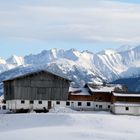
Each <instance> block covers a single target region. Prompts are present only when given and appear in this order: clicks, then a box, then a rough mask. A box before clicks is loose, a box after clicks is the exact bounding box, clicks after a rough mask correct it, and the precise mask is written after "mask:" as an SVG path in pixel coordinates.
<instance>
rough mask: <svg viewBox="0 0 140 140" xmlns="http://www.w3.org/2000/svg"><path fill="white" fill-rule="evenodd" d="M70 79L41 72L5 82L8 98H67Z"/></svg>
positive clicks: (6, 97)
mask: <svg viewBox="0 0 140 140" xmlns="http://www.w3.org/2000/svg"><path fill="white" fill-rule="evenodd" d="M68 89H69V81H68V80H66V79H64V78H61V77H58V76H56V75H53V74H50V73H47V72H40V73H36V74H31V75H27V76H25V77H21V78H17V79H13V80H11V81H5V82H4V95H5V99H6V100H12V99H22V100H25V99H26V100H67V99H68Z"/></svg>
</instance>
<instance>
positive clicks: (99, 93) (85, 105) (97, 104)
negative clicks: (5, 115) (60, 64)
mask: <svg viewBox="0 0 140 140" xmlns="http://www.w3.org/2000/svg"><path fill="white" fill-rule="evenodd" d="M71 82H72V81H71V80H69V79H67V78H65V77H62V76H59V75H56V74H54V73H51V72H48V71H36V72H33V73H29V74H26V75H22V76H19V77H15V78H12V79H7V80H5V81H3V84H4V100H3V101H2V102H1V103H0V110H9V111H10V112H13V113H25V112H30V111H35V112H48V111H49V110H50V109H51V108H53V107H67V108H71V109H73V110H77V111H108V112H111V113H113V114H119V115H140V94H138V93H128V90H127V87H126V86H124V85H113V84H105V83H104V84H98V85H97V84H94V83H86V84H85V86H84V87H82V88H81V87H71V86H70V83H71Z"/></svg>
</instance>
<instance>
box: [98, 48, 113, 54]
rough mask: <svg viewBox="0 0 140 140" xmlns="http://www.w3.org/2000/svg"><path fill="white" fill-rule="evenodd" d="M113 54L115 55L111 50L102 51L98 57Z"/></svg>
mask: <svg viewBox="0 0 140 140" xmlns="http://www.w3.org/2000/svg"><path fill="white" fill-rule="evenodd" d="M114 53H116V51H115V50H113V49H106V50H103V51H101V52H99V53H98V54H100V55H111V54H114Z"/></svg>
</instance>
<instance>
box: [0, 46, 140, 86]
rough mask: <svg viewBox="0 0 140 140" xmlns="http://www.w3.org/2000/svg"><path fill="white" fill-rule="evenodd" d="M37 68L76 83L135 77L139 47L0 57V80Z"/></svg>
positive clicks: (139, 70)
mask: <svg viewBox="0 0 140 140" xmlns="http://www.w3.org/2000/svg"><path fill="white" fill-rule="evenodd" d="M38 69H45V70H49V71H53V72H55V73H57V74H59V75H63V76H66V77H68V78H70V79H72V80H73V81H75V83H77V84H80V85H84V84H85V83H86V82H96V83H97V82H102V81H107V82H110V81H113V80H116V79H119V78H123V77H131V76H133V77H137V76H139V75H140V46H136V47H129V46H122V47H121V48H119V49H117V50H112V49H107V50H103V51H101V52H99V53H96V54H94V53H92V52H89V51H83V52H79V51H78V50H76V49H70V50H62V49H51V50H44V51H42V52H41V53H39V54H35V55H33V54H31V55H27V56H25V57H18V56H15V55H13V56H12V57H10V58H8V59H7V60H4V59H2V58H0V81H2V80H5V79H7V78H11V77H14V76H17V75H21V74H24V73H28V72H32V71H35V70H38Z"/></svg>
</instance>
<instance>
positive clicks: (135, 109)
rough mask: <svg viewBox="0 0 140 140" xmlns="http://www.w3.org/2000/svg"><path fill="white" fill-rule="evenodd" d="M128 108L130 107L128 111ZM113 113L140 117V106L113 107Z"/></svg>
mask: <svg viewBox="0 0 140 140" xmlns="http://www.w3.org/2000/svg"><path fill="white" fill-rule="evenodd" d="M126 107H128V109H129V110H126ZM112 112H113V113H115V114H124V115H140V106H131V105H113V106H112Z"/></svg>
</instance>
